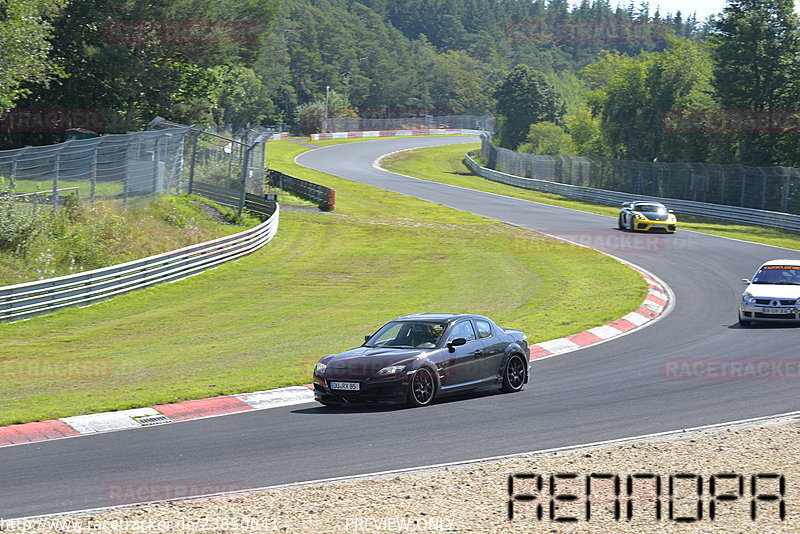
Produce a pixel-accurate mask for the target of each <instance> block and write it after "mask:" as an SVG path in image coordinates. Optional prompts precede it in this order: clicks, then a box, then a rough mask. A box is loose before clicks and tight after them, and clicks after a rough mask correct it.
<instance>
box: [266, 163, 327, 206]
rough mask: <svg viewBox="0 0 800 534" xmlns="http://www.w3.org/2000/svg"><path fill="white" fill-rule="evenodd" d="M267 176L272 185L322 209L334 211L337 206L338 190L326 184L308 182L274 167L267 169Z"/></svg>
mask: <svg viewBox="0 0 800 534" xmlns="http://www.w3.org/2000/svg"><path fill="white" fill-rule="evenodd" d="M267 178H268V179H269V185H270V186H271V187H277V188H278V189H282V190H284V191H288V192H289V193H292V194H294V195H297V196H298V197H300V198H303V199H305V200H308V201H311V202H314V203H316V204H317V206H319V209H321V210H324V211H333V209H334V208H335V207H336V191H334V190H333V189H330V188H328V187H325V186H324V185H319V184H315V183H314V182H307V181H306V180H301V179H300V178H295V177H294V176H289V175H288V174H284V173H282V172H280V171H276V170H273V169H270V170H268V171H267Z"/></svg>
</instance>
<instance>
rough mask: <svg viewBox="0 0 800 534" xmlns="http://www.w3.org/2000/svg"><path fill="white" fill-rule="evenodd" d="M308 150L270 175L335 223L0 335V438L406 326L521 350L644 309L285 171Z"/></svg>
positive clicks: (227, 380)
mask: <svg viewBox="0 0 800 534" xmlns="http://www.w3.org/2000/svg"><path fill="white" fill-rule="evenodd" d="M321 144H330V142H323V143H321ZM307 149H308V148H307V147H305V146H301V145H298V144H294V143H291V142H274V143H271V144H270V147H269V159H270V163H271V166H272V167H273V168H277V169H279V170H283V171H284V172H287V173H289V174H293V175H295V176H298V177H300V178H304V179H307V180H311V181H315V182H318V183H322V184H324V185H327V186H329V187H332V188H334V189H336V191H337V204H336V212H334V213H309V212H291V211H288V210H285V211H283V212H282V214H281V223H280V230H279V232H278V234H277V236H276V238H275V239H274V240H273V241H272V242H271V243H270V244H269V245H268V246H266V247H265V248H263V249H261V250H260V251H258V252H256V253H254V254H252V255H251V256H248V257H246V258H244V259H241V260H238V261H236V262H232V263H229V264H225V265H223V266H221V267H218V268H217V269H215V270H213V271H210V272H207V273H204V274H201V275H198V276H195V277H192V278H189V279H186V280H183V281H181V282H179V283H175V284H165V285H161V286H157V287H153V288H149V289H146V290H143V291H139V292H136V293H132V294H128V295H124V296H121V297H117V298H115V299H113V300H109V301H106V302H102V303H99V304H96V305H94V306H90V307H87V308H80V309H69V310H64V311H60V312H57V313H54V314H51V315H47V316H42V317H38V318H35V319H33V320H30V321H24V322H19V323H13V324H3V325H0V340H2V341H1V342H0V376H1V377H2V382H0V384H2V385H0V399H2V404H3V410H2V411H0V424H9V423H16V422H24V421H31V420H41V419H47V418H54V417H64V416H69V415H76V414H81V413H92V412H98V411H106V410H115V409H125V408H132V407H137V406H148V405H152V404H157V403H164V402H174V401H180V400H186V399H193V398H202V397H209V396H214V395H220V394H230V393H238V392H246V391H254V390H261V389H268V388H274V387H279V386H287V385H294V384H302V383H306V382H308V381H309V375H310V370H311V367H312V365H313V364H314V362H316V360H317V359H318V358H319V357H320V356H321V355H323V354H325V353H329V352H338V351H341V350H344V349H347V348H350V347H352V346H354V345H357V344H359V342H360V340H361V339H363V338H362V336H363V334H365V333H370V332H372V331H374V330H375V328H376V327H378V326H380V325H381V324H382V323H383V322H385V321H386V320H388V319H391V318H393V317H396V316H398V315H401V314H405V313H412V312H417V311H455V312H467V311H469V312H477V313H482V314H486V315H488V316H489V317H492V318H494V319H495V320H497V321H498V322H499V323H500V324H501V325H503V326H513V327H519V328H522V329H524V330H525V331H526V333H527V334H528V337H529V338H530V340H531V341H533V342H535V341H541V340H545V339H551V338H554V337H560V336H564V335H568V334H571V333H575V332H579V331H582V330H584V329H586V328H588V327H592V326H596V325H598V324H602V323H604V322H606V321H609V320H613V319H615V318H617V317H620V316H621V315H624V314H625V313H627V312H629V311H630V310H632V309H635V308H636V307H637V306H638V305H639V303H640V302H641V301H642V299H643V297H644V295H645V291H646V288H645V285H644V283H643V282H642V280H641V278H640V277H639V276H638V275H637V274H636V273H635V272H634V271H632V270H631V269H628V268H627V267H624V266H622V265H620V264H619V263H617V262H615V261H614V260H612V259H610V258H607V257H605V256H602V255H600V254H597V253H594V252H591V251H588V250H586V249H580V248H575V247H569V246H566V245H563V244H560V243H558V242H553V241H550V240H546V239H539V238H537V239H539V240H538V241H536V242H537V246H536V247H535V250H533V249H531V248H530V243H531V242H532V241H531V240H527V241H526V243H527V246H526V247H524V248H521V247H519V246H518V244H517V241H515V237H518V236H519V233H520V230H519V229H517V228H512V227H509V226H507V225H504V224H501V223H497V222H495V221H491V220H487V219H483V218H481V217H477V216H473V215H469V214H466V213H463V212H459V211H456V210H452V209H449V208H445V207H442V206H439V205H436V204H431V203H427V202H423V201H419V200H416V199H413V198H409V197H406V196H402V195H397V194H393V193H389V192H385V191H380V190H376V189H373V188H370V187H367V186H363V185H359V184H355V183H353V182H349V181H347V180H344V179H340V178H336V177H332V176H329V175H325V174H323V173H319V172H315V171H311V170H307V169H303V168H300V167H298V166H296V165H295V164H294V163H293V162H292V161H293V158H294V156H296V155H297V154H299V153H301V152H303V151H305V150H307ZM387 214H389V215H387ZM393 214H402V215H393ZM589 261H590V262H591V263H592V265H593V267H594V268H593V269H592V270H591V271H590V272H589V271H587V270H586V269H585V268H583V266H584V265H585V264H586V262H589ZM577 302H579V303H580V306H579V310H576V305H575V303H577Z"/></svg>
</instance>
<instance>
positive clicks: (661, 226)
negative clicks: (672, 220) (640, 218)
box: [653, 224, 664, 228]
mask: <svg viewBox="0 0 800 534" xmlns="http://www.w3.org/2000/svg"><path fill="white" fill-rule="evenodd" d="M663 227H664V225H663V224H654V225H653V228H663Z"/></svg>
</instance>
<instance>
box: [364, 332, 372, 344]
mask: <svg viewBox="0 0 800 534" xmlns="http://www.w3.org/2000/svg"><path fill="white" fill-rule="evenodd" d="M371 337H372V334H367V335H366V336H364V343H366V342H367V341H369V339H370V338H371Z"/></svg>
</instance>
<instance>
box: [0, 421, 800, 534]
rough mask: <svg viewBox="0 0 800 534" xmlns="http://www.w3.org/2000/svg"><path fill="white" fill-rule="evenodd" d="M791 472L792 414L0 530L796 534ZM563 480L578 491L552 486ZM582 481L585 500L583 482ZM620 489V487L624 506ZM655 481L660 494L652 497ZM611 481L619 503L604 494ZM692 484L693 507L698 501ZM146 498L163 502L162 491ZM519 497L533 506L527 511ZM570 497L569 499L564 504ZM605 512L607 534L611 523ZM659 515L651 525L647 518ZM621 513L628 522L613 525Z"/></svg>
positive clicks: (794, 461)
mask: <svg viewBox="0 0 800 534" xmlns="http://www.w3.org/2000/svg"><path fill="white" fill-rule="evenodd" d="M798 458H800V412H798V413H794V414H789V415H787V416H783V417H779V418H772V419H767V420H760V421H755V422H747V423H740V424H732V425H725V426H717V427H713V428H709V429H701V430H695V431H687V432H677V433H670V434H663V435H656V436H651V437H648V438H645V439H643V440H628V441H623V442H615V443H607V444H600V445H594V446H585V447H574V448H570V449H564V450H556V451H546V452H539V453H535V454H528V455H520V456H513V457H505V458H500V459H494V460H485V461H480V462H470V463H460V464H453V465H448V466H440V467H434V468H426V469H418V470H414V471H405V472H396V473H389V474H383V475H380V476H368V477H362V478H357V479H347V480H338V481H328V482H322V483H310V484H304V485H294V486H290V487H282V488H277V489H269V490H262V491H254V492H241V493H235V494H228V495H224V496H211V497H204V498H200V499H192V500H175V501H169V502H161V503H156V504H149V505H137V506H126V507H121V508H116V509H111V510H96V511H94V512H92V513H87V512H83V513H79V514H71V515H64V516H58V517H48V518H41V519H38V520H31V521H30V522H28V523H22V524H19V525H16V527H18V528H14V527H15V525H12V524H8V523H7V524H6V525H5V527H6V529H7V531H9V532H18V531H24V530H25V529H27V530H26V531H28V532H200V531H203V532H231V533H245V532H289V533H357V532H365V533H378V532H391V533H409V532H455V533H460V532H479V533H539V532H543V533H573V532H575V533H583V532H586V533H605V532H626V533H656V532H658V533H661V532H687V533H688V532H692V533H694V532H703V533H705V532H708V533H712V532H713V533H718V532H724V533H734V532H747V533H749V534H755V533H762V532H763V533H789V532H792V533H798V532H800V468H798ZM566 474H577V475H578V477H577V479H569V478H562V477H556V475H566ZM592 474H594V476H592V477H591V484H590V492H589V491H587V489H586V477H587V475H592ZM510 475H514V485H513V495H514V502H513V511H514V518H513V519H512V520H509V519H508V514H509V489H510V488H509V476H510ZM520 475H523V476H520ZM524 475H531V476H533V478H524ZM538 475H541V477H542V478H541V482H542V486H541V489H539V487H538V485H537V484H538V481H539V479H537V478H536V476H538ZM678 475H683V476H678ZM720 475H723V476H720ZM725 475H727V476H725ZM629 476H630V477H631V479H630V480H631V481H633V487H632V490H633V495H632V497H631V498H630V499H629V498H628V496H627V488H628V486H627V484H628V477H629ZM670 476H671V477H670ZM781 476H782V477H784V478H783V479H781V478H780V477H781ZM615 477H619V478H618V479H617V478H615ZM655 477H659V478H658V479H659V480H660V481H661V488H660V497H657V491H656V486H655V481H656V478H655ZM698 477H702V478H698ZM712 477H713V484H714V489H713V490H712V489H711V487H710V486H711V484H712ZM670 478H671V479H672V482H673V493H672V497H671V498H670V489H669V488H670ZM551 480H552V481H553V482H554V483H555V488H554V489H555V494H557V495H560V496H561V497H563V498H561V499H560V502H559V503H558V505H556V506H554V507H553V508H552V509H551V506H550V502H551V501H554V499H552V498H551V493H550V483H551ZM617 480H619V483H620V486H619V496H617V494H616V493H615V489H614V483H615V482H616V481H617ZM781 480H783V481H784V482H785V487H784V488H783V490H782V489H781V487H780V483H781ZM698 481H700V482H699V483H700V484H701V485H702V495H698V491H697V485H698ZM754 481H755V485H756V488H755V489H756V491H755V493H756V494H757V498H756V499H755V501H754V499H753V497H752V493H753V482H754ZM153 484H154V485H157V486H159V487H160V488H161V490H162V491H163V490H164V487H165V484H168V483H165V482H163V481H158V482H154V483H153ZM183 484H185V482H184V483H183ZM139 489H141V485H140V486H139ZM150 489H151V490H152V488H150ZM117 490H118V492H119V495H118V497H121V498H124V494H125V491H124V488H117ZM176 491H177V490H176ZM781 493H782V495H781ZM524 495H529V496H531V497H533V498H534V500H527V501H526V500H524ZM569 495H574V496H575V497H576V498H575V499H574V500H569V499H570V498H569ZM725 497H728V498H727V499H726V498H725ZM712 502H713V508H714V512H713V513H714V519H711V513H712ZM617 503H619V513H620V519H619V520H617V519H615V518H614V514H615V505H616V504H617ZM628 503H630V504H628ZM659 503H660V505H661V508H660V510H661V519H657V518H656V513H657V512H656V510H657V506H658V504H659ZM670 503H671V504H672V509H671V510H672V511H671V512H670ZM539 505H541V514H542V518H541V519H539V518H538V517H537V511H538V509H539V508H538V507H539ZM629 506H630V510H631V512H632V513H633V516H634V517H633V519H632V520H628V519H626V514H627V513H628V509H629ZM754 507H755V508H754ZM781 507H783V510H784V512H785V517H784V518H783V519H780V515H781ZM587 508H588V510H589V513H590V514H591V517H590V519H588V520H587V518H586V514H587ZM698 509H701V510H702V519H701V520H699V521H694V522H681V521H679V520H678V519H679V518H685V519H691V518H697V517H698ZM753 512H755V514H756V518H755V520H754V519H753V518H752V514H753ZM670 513H671V514H672V519H670ZM551 514H553V515H554V516H555V517H560V518H568V517H573V518H577V519H578V521H575V522H557V521H554V520H551V519H550V515H551ZM0 530H2V529H1V528H0Z"/></svg>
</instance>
